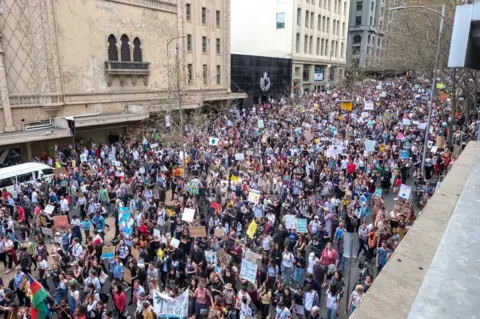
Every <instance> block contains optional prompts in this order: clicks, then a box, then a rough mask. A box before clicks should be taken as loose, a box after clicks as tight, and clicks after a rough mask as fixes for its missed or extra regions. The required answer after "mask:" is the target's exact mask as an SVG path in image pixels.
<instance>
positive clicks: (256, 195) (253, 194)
mask: <svg viewBox="0 0 480 319" xmlns="http://www.w3.org/2000/svg"><path fill="white" fill-rule="evenodd" d="M259 200H260V191H257V190H256V189H251V190H250V191H249V192H248V201H249V202H250V203H254V204H258V201H259Z"/></svg>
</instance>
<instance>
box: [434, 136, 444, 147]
mask: <svg viewBox="0 0 480 319" xmlns="http://www.w3.org/2000/svg"><path fill="white" fill-rule="evenodd" d="M435 145H437V147H438V148H443V147H444V146H445V136H437V143H435Z"/></svg>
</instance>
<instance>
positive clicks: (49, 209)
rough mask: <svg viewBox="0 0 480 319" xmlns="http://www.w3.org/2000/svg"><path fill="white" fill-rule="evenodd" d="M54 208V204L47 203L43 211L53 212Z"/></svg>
mask: <svg viewBox="0 0 480 319" xmlns="http://www.w3.org/2000/svg"><path fill="white" fill-rule="evenodd" d="M54 209H55V206H53V205H47V207H45V209H44V211H45V213H47V214H53V210H54Z"/></svg>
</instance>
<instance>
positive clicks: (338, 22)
mask: <svg viewBox="0 0 480 319" xmlns="http://www.w3.org/2000/svg"><path fill="white" fill-rule="evenodd" d="M337 35H340V21H338V20H337Z"/></svg>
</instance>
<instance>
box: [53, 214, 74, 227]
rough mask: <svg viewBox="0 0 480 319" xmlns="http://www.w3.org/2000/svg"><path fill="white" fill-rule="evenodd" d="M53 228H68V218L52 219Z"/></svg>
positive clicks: (55, 217)
mask: <svg viewBox="0 0 480 319" xmlns="http://www.w3.org/2000/svg"><path fill="white" fill-rule="evenodd" d="M53 226H54V227H55V228H67V227H70V224H69V223H68V216H54V217H53Z"/></svg>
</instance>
